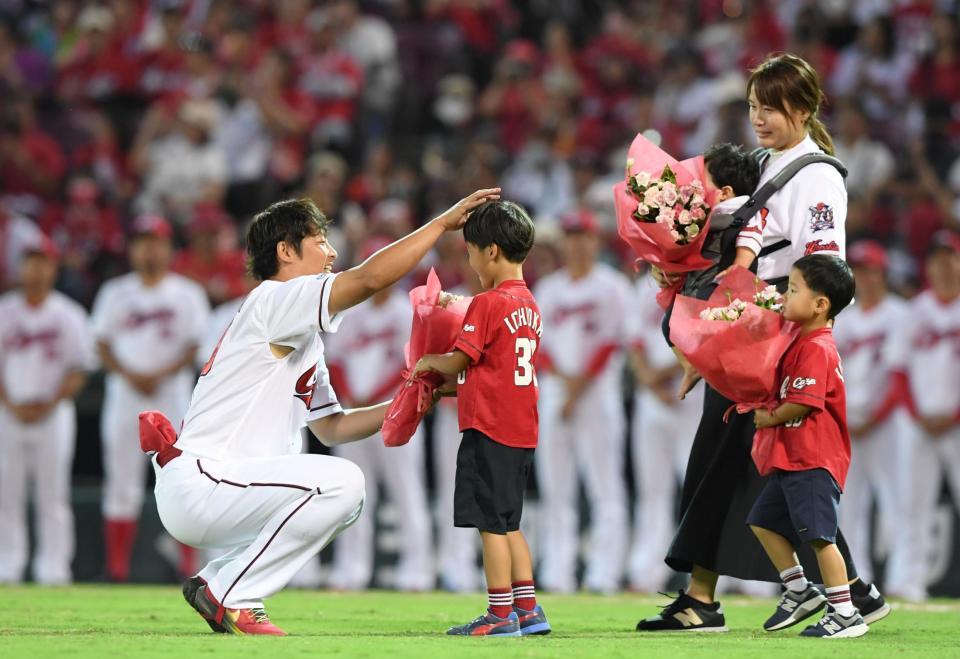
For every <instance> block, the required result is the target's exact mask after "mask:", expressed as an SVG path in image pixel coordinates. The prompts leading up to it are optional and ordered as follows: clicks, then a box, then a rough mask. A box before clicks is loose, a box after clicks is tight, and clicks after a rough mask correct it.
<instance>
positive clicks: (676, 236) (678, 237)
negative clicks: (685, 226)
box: [670, 229, 683, 242]
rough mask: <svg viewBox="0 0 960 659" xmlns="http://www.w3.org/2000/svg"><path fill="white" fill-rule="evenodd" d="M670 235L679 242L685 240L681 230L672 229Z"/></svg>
mask: <svg viewBox="0 0 960 659" xmlns="http://www.w3.org/2000/svg"><path fill="white" fill-rule="evenodd" d="M670 237H671V238H673V239H674V240H675V241H677V242H680V241H681V240H683V236H681V235H680V232H679V231H677V230H676V229H670Z"/></svg>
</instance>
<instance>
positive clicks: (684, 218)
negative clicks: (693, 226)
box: [677, 211, 693, 224]
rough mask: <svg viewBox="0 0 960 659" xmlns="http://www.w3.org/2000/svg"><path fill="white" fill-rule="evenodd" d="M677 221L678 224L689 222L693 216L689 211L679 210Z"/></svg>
mask: <svg viewBox="0 0 960 659" xmlns="http://www.w3.org/2000/svg"><path fill="white" fill-rule="evenodd" d="M677 222H679V223H680V224H690V223H692V222H693V216H692V215H691V214H690V211H680V214H679V215H677Z"/></svg>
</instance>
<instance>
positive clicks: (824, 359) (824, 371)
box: [754, 327, 850, 489]
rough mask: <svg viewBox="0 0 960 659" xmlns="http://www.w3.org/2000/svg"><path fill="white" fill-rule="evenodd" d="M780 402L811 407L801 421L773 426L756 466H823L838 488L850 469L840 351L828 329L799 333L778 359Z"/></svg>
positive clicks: (763, 470) (763, 471) (768, 468)
mask: <svg viewBox="0 0 960 659" xmlns="http://www.w3.org/2000/svg"><path fill="white" fill-rule="evenodd" d="M779 371H780V383H781V384H780V402H781V403H797V404H798V405H805V406H807V407H810V408H813V409H812V410H811V412H810V413H809V414H808V415H806V416H805V417H801V418H800V419H793V420H791V421H788V422H786V423H784V424H782V425H779V426H774V428H773V430H774V437H773V442H772V444H771V445H770V446H768V447H767V450H764V451H762V452H760V453H761V455H757V451H756V450H755V451H754V457H755V461H756V464H757V470H758V471H759V472H760V473H761V474H762V475H764V476H765V475H767V474H768V473H770V472H771V471H773V470H774V469H780V470H783V471H805V470H808V469H826V470H827V471H829V472H830V475H831V476H833V479H834V480H835V481H836V482H837V485H838V486H839V487H840V489H843V486H844V481H846V478H847V470H848V469H849V467H850V435H849V433H848V432H847V401H846V390H845V388H844V384H843V371H842V369H841V366H840V355H839V354H838V353H837V345H836V343H834V341H833V332H832V331H831V330H830V328H829V327H824V328H823V329H818V330H814V331H813V332H810V333H809V334H807V335H806V336H799V337H797V339H796V340H795V341H794V342H793V344H792V345H791V346H790V348H788V349H787V352H786V354H785V355H784V356H783V360H782V361H781V362H780V369H779Z"/></svg>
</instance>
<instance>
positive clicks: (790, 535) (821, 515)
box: [747, 469, 840, 547]
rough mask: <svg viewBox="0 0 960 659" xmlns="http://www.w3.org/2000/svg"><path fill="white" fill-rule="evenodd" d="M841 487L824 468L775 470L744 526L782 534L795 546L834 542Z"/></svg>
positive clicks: (835, 539)
mask: <svg viewBox="0 0 960 659" xmlns="http://www.w3.org/2000/svg"><path fill="white" fill-rule="evenodd" d="M839 509H840V488H839V487H838V486H837V483H836V481H834V480H833V476H831V475H830V472H829V471H827V470H826V469H809V470H806V471H775V472H774V473H772V474H771V475H770V478H769V479H768V480H767V484H766V486H764V488H763V490H762V491H761V492H760V496H758V497H757V500H756V502H755V503H754V504H753V508H752V509H751V510H750V514H749V515H748V516H747V524H750V525H751V526H759V527H760V528H762V529H767V530H770V531H773V532H774V533H777V534H779V535H782V536H783V537H784V538H786V539H787V540H789V541H790V543H791V544H793V546H794V547H797V546H799V545H800V544H801V543H805V542H810V541H812V540H825V541H827V542H830V543H836V541H837V515H838V512H839Z"/></svg>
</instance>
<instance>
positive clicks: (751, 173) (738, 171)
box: [703, 142, 760, 197]
mask: <svg viewBox="0 0 960 659" xmlns="http://www.w3.org/2000/svg"><path fill="white" fill-rule="evenodd" d="M703 164H704V165H706V168H707V171H708V172H710V178H712V179H713V182H714V183H715V184H716V185H717V187H718V188H722V187H723V186H725V185H729V186H730V187H731V188H732V189H733V194H735V195H737V196H738V197H739V196H741V195H751V194H753V192H754V190H756V189H757V185H759V183H760V167H759V165H758V164H757V161H756V160H755V159H754V158H753V156H751V155H750V153H749V152H748V151H747V150H746V149H744V148H743V147H742V146H737V145H736V144H730V143H729V142H721V143H720V144H714V145H713V146H711V147H710V148H708V149H707V150H706V151H704V153H703Z"/></svg>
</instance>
